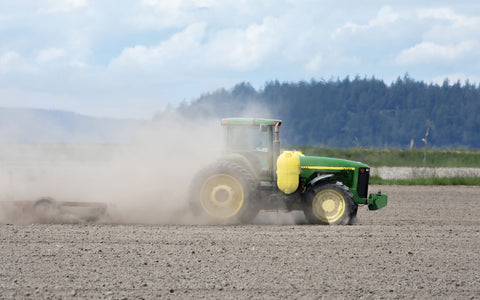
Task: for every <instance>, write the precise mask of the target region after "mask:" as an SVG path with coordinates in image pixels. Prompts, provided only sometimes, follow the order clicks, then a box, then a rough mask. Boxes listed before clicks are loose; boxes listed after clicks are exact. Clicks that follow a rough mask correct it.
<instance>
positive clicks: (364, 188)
mask: <svg viewBox="0 0 480 300" xmlns="http://www.w3.org/2000/svg"><path fill="white" fill-rule="evenodd" d="M369 178H370V168H360V169H359V171H358V184H357V193H358V196H360V198H367V196H368V180H369Z"/></svg>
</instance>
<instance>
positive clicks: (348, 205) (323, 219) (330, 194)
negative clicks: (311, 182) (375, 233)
mask: <svg viewBox="0 0 480 300" xmlns="http://www.w3.org/2000/svg"><path fill="white" fill-rule="evenodd" d="M357 209H358V205H357V204H356V203H355V202H354V201H353V194H352V193H351V192H350V190H349V189H348V188H347V187H346V186H345V185H344V184H343V183H341V182H338V181H337V182H326V183H321V184H317V185H316V186H314V187H312V188H310V189H309V190H307V192H306V195H305V203H304V206H303V211H304V213H305V217H306V219H307V221H308V222H309V223H310V224H323V225H337V224H344V225H347V224H348V225H349V224H352V222H353V221H354V219H355V216H356V214H357Z"/></svg>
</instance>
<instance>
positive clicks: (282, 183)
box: [277, 151, 303, 194]
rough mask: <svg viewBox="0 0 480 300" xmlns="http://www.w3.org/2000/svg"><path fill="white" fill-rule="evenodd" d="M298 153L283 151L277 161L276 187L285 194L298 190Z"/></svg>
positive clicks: (299, 153)
mask: <svg viewBox="0 0 480 300" xmlns="http://www.w3.org/2000/svg"><path fill="white" fill-rule="evenodd" d="M299 155H303V154H302V153H301V152H298V151H285V152H283V153H282V154H281V155H280V156H279V157H278V159H277V186H278V188H279V189H280V190H281V191H282V192H284V193H285V194H291V193H293V192H295V191H296V190H297V188H298V184H299V179H300V159H299V158H298V156H299Z"/></svg>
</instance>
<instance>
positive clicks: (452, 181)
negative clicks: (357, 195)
mask: <svg viewBox="0 0 480 300" xmlns="http://www.w3.org/2000/svg"><path fill="white" fill-rule="evenodd" d="M370 184H378V185H480V177H460V176H457V177H436V176H434V177H426V178H409V179H382V178H381V177H380V176H371V177H370Z"/></svg>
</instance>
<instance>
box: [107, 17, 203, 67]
mask: <svg viewBox="0 0 480 300" xmlns="http://www.w3.org/2000/svg"><path fill="white" fill-rule="evenodd" d="M205 27H206V25H205V23H195V24H192V25H190V26H188V27H187V28H185V30H183V31H181V32H179V33H176V34H174V35H173V36H172V37H171V38H170V39H168V40H166V41H163V42H161V43H160V44H159V45H157V46H153V47H147V46H144V45H137V46H135V47H129V48H126V49H124V50H123V51H122V53H121V54H120V55H119V56H118V57H117V58H115V59H113V60H112V62H111V63H110V66H109V67H110V68H111V69H113V70H121V69H135V68H147V69H152V68H158V67H161V66H163V65H169V64H170V65H171V64H172V63H179V62H181V63H182V64H184V65H185V64H186V65H188V64H190V63H191V61H189V60H188V59H185V60H184V61H182V60H183V58H184V56H185V55H186V56H187V57H188V58H190V59H192V57H191V54H192V53H195V52H196V49H197V48H198V47H199V46H200V43H201V41H202V39H203V38H204V36H205ZM179 67H181V66H179Z"/></svg>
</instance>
